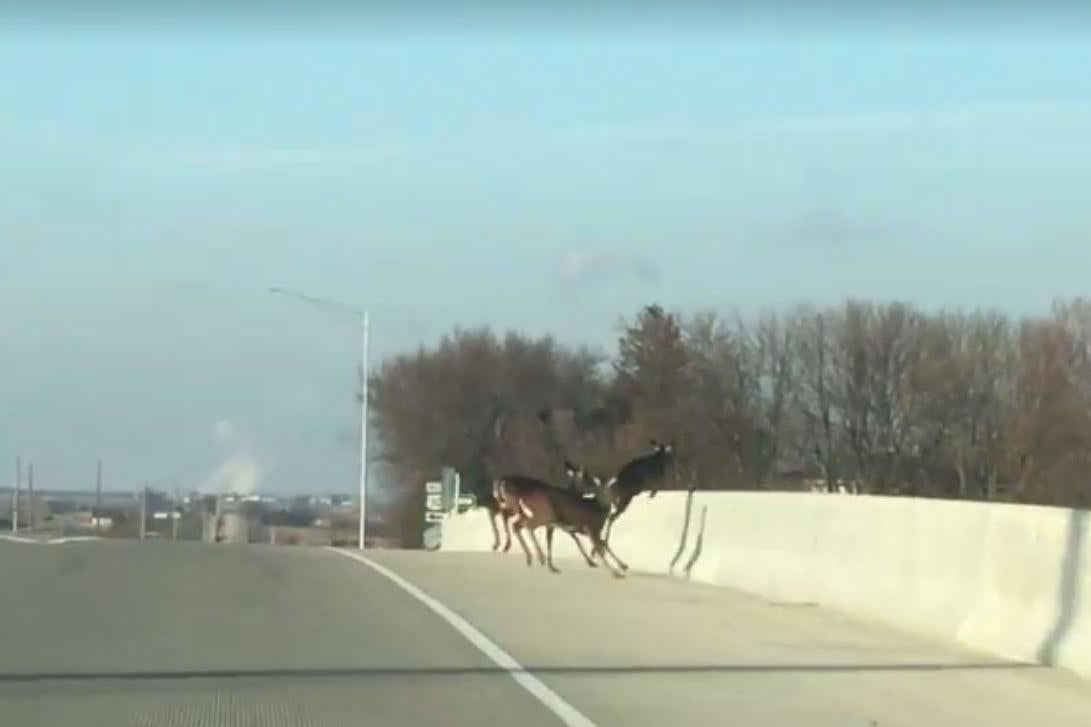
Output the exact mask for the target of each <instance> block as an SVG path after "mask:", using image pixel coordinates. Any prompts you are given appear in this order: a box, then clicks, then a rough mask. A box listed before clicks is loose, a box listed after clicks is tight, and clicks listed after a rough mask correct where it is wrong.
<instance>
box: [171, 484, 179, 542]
mask: <svg viewBox="0 0 1091 727" xmlns="http://www.w3.org/2000/svg"><path fill="white" fill-rule="evenodd" d="M178 517H179V512H178V480H175V481H174V498H173V499H172V500H171V508H170V539H171V541H172V542H173V541H176V540H178Z"/></svg>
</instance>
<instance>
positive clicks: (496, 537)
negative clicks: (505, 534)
mask: <svg viewBox="0 0 1091 727" xmlns="http://www.w3.org/2000/svg"><path fill="white" fill-rule="evenodd" d="M498 517H499V518H503V517H504V514H503V513H501V512H500V511H499V510H497V511H492V510H490V511H489V527H491V528H492V549H493V550H499V549H500V531H499V530H498V529H497V527H496V518H498Z"/></svg>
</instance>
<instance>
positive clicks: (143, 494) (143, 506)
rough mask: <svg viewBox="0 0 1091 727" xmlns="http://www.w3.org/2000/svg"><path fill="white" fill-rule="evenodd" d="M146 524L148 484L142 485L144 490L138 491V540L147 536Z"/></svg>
mask: <svg viewBox="0 0 1091 727" xmlns="http://www.w3.org/2000/svg"><path fill="white" fill-rule="evenodd" d="M147 522H148V483H147V482H145V483H144V489H142V490H141V491H140V539H141V540H143V539H144V536H145V535H146V534H147V527H148V525H147Z"/></svg>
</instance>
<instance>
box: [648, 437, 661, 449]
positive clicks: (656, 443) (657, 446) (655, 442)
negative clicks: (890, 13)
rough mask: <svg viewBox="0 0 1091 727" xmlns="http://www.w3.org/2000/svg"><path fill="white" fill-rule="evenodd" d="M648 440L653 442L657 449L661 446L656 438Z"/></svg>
mask: <svg viewBox="0 0 1091 727" xmlns="http://www.w3.org/2000/svg"><path fill="white" fill-rule="evenodd" d="M648 441H649V442H651V444H652V447H655V448H656V449H658V448H659V442H657V441H656V440H654V439H650V440H648Z"/></svg>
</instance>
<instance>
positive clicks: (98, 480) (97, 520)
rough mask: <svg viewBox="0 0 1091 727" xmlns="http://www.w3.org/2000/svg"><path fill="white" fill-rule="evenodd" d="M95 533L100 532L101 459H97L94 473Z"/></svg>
mask: <svg viewBox="0 0 1091 727" xmlns="http://www.w3.org/2000/svg"><path fill="white" fill-rule="evenodd" d="M94 520H95V534H96V535H99V534H101V533H102V460H101V459H100V460H99V461H98V472H97V474H96V475H95V517H94Z"/></svg>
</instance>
